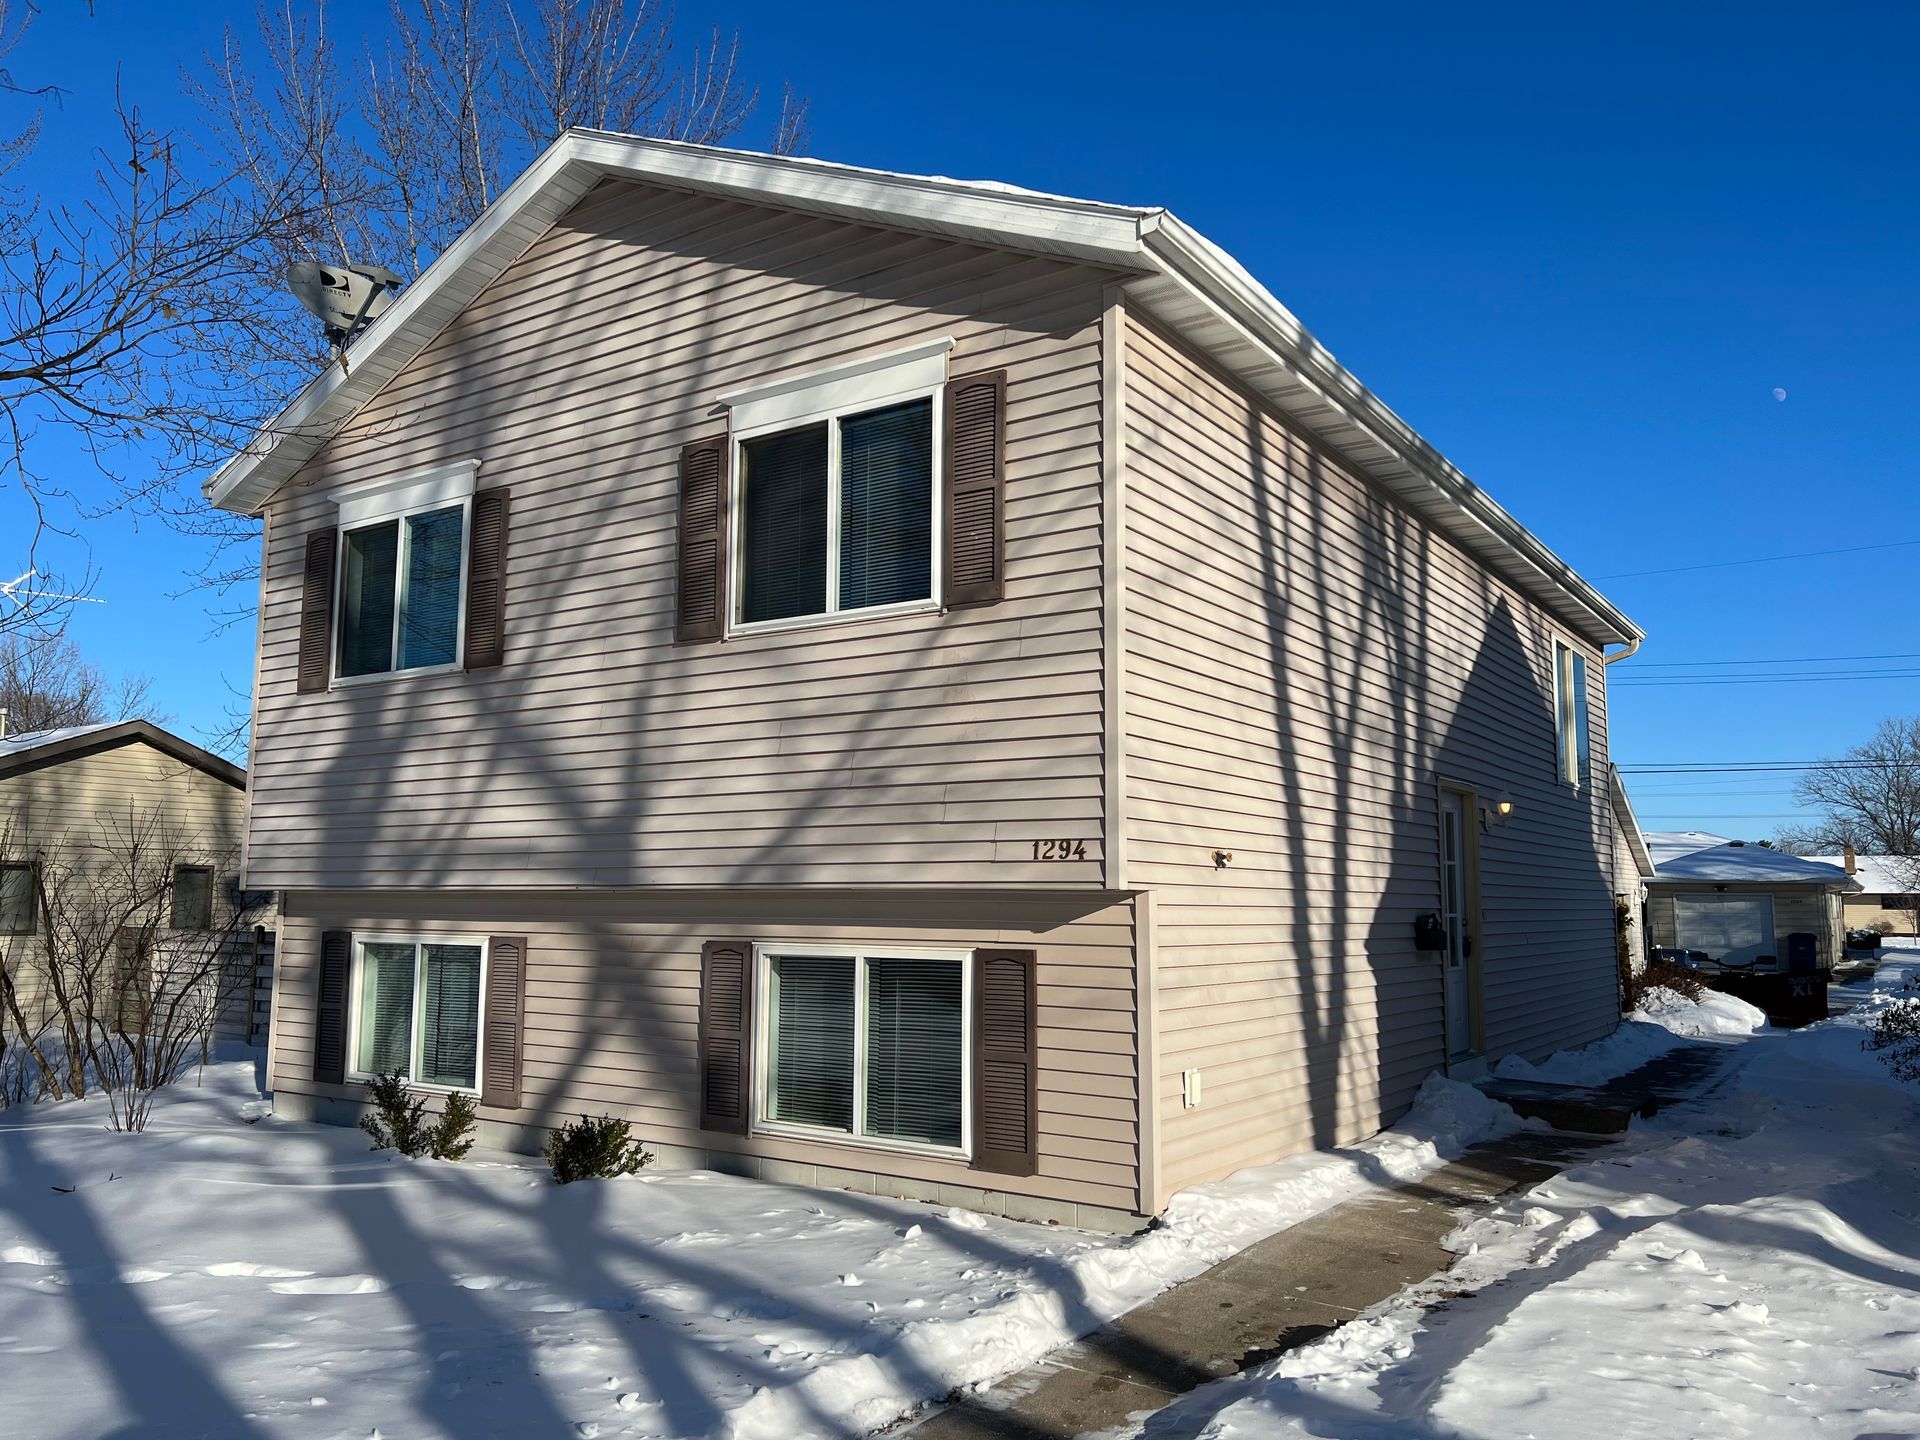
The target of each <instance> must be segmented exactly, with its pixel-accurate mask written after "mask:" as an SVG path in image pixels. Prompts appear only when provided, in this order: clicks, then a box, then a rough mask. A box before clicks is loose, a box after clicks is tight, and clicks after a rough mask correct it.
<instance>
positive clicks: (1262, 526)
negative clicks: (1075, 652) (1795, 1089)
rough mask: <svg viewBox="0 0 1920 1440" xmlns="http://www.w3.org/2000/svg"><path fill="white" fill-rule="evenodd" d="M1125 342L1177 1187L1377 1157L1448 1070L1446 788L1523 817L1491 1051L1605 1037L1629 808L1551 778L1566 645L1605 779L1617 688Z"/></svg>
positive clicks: (1488, 862)
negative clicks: (1555, 697)
mask: <svg viewBox="0 0 1920 1440" xmlns="http://www.w3.org/2000/svg"><path fill="white" fill-rule="evenodd" d="M1123 348H1124V354H1125V367H1126V368H1125V375H1126V378H1125V422H1124V432H1125V436H1126V444H1127V451H1126V474H1125V479H1124V487H1125V495H1126V501H1125V503H1126V515H1125V521H1124V525H1125V532H1126V536H1127V545H1126V555H1125V573H1124V576H1123V577H1122V580H1121V583H1122V587H1123V591H1124V597H1123V601H1122V605H1123V619H1122V626H1123V629H1124V637H1125V638H1124V646H1125V655H1124V662H1123V663H1124V666H1125V680H1124V685H1125V692H1126V693H1125V701H1124V716H1123V720H1122V725H1123V729H1124V745H1125V757H1124V770H1125V775H1126V781H1125V815H1124V824H1125V846H1126V850H1125V856H1126V882H1127V884H1128V885H1130V886H1146V887H1152V888H1153V889H1154V890H1155V891H1156V895H1155V913H1156V920H1155V929H1154V956H1155V975H1156V981H1155V1005H1156V1007H1157V1032H1158V1036H1159V1060H1158V1069H1159V1104H1160V1112H1159V1114H1160V1141H1159V1148H1160V1157H1161V1165H1162V1169H1161V1173H1160V1183H1159V1190H1160V1193H1161V1195H1162V1196H1164V1195H1165V1194H1166V1193H1169V1192H1170V1191H1171V1190H1172V1189H1176V1188H1178V1187H1180V1186H1183V1185H1187V1184H1191V1183H1193V1182H1196V1181H1199V1180H1204V1179H1207V1178H1210V1177H1212V1176H1216V1175H1220V1174H1223V1173H1226V1172H1227V1171H1230V1170H1232V1169H1234V1168H1236V1167H1238V1166H1241V1165H1246V1164H1253V1163H1260V1162H1264V1161H1269V1160H1273V1159H1276V1158H1279V1157H1281V1156H1283V1155H1286V1154H1288V1153H1291V1152H1294V1151H1298V1150H1302V1149H1306V1148H1310V1147H1312V1146H1316V1145H1321V1146H1324V1145H1331V1144H1339V1143H1346V1142H1349V1141H1352V1140H1354V1139H1357V1138H1359V1137H1361V1136H1363V1135H1365V1134H1367V1133H1369V1132H1371V1131H1372V1130H1374V1129H1376V1128H1378V1126H1379V1125H1381V1124H1382V1123H1384V1122H1386V1121H1388V1120H1390V1119H1391V1118H1393V1116H1394V1115H1396V1114H1397V1113H1399V1111H1400V1110H1402V1109H1403V1108H1404V1107H1405V1106H1406V1104H1407V1103H1408V1101H1409V1100H1410V1099H1411V1097H1412V1095H1413V1092H1414V1091H1415V1089H1417V1088H1418V1086H1419V1084H1420V1081H1421V1079H1422V1077H1423V1076H1424V1075H1425V1074H1426V1073H1428V1072H1429V1071H1431V1070H1433V1069H1435V1068H1436V1067H1438V1066H1440V1065H1441V1064H1442V1063H1443V1061H1444V1059H1445V1055H1444V1050H1445V1043H1444V1030H1443V1011H1442V1005H1441V984H1442V967H1441V965H1440V963H1439V961H1438V959H1437V957H1430V956H1422V955H1419V954H1417V953H1416V952H1415V951H1414V949H1413V944H1412V927H1413V921H1414V918H1415V916H1416V915H1418V914H1419V913H1421V912H1423V911H1428V910H1435V909H1438V908H1439V904H1440V896H1439V874H1438V872H1439V864H1438V847H1439V840H1438V832H1437V820H1436V809H1437V803H1438V786H1439V783H1440V782H1441V781H1442V780H1445V781H1449V782H1453V783H1455V784H1458V785H1464V786H1470V787H1473V788H1475V789H1476V790H1478V792H1479V793H1480V795H1481V798H1482V799H1483V800H1488V801H1490V800H1491V799H1493V797H1494V796H1495V795H1496V794H1498V793H1499V792H1501V791H1503V790H1504V791H1507V792H1509V793H1510V794H1511V795H1512V796H1513V798H1514V800H1515V802H1516V806H1517V811H1516V814H1515V816H1514V818H1513V820H1512V821H1511V822H1510V823H1509V824H1508V825H1507V826H1505V827H1504V828H1501V829H1497V830H1494V831H1491V832H1490V833H1486V834H1483V835H1481V836H1479V846H1480V853H1481V860H1482V886H1481V923H1480V925H1479V927H1478V935H1477V939H1476V944H1477V946H1478V960H1479V962H1480V964H1481V965H1482V967H1483V971H1484V976H1485V984H1484V1011H1483V1022H1484V1028H1485V1039H1486V1049H1487V1050H1488V1051H1489V1052H1490V1053H1493V1054H1499V1053H1504V1052H1509V1051H1512V1052H1518V1053H1521V1054H1524V1055H1529V1056H1538V1055H1539V1054H1541V1053H1543V1052H1545V1051H1547V1050H1550V1049H1553V1048H1557V1047H1559V1046H1563V1045H1572V1044H1579V1043H1582V1042H1583V1041H1586V1040H1590V1039H1593V1038H1595V1037H1597V1036H1599V1035H1601V1034H1604V1033H1605V1031H1606V1030H1607V1029H1608V1028H1609V1026H1610V1025H1611V1024H1612V1023H1613V1022H1614V1020H1615V1018H1616V1016H1617V995H1616V985H1615V966H1614V956H1613V944H1612V933H1613V927H1612V920H1611V915H1612V903H1611V890H1612V886H1611V883H1610V874H1609V871H1610V865H1611V856H1610V851H1609V845H1608V835H1607V826H1608V825H1609V823H1610V821H1609V817H1608V811H1607V807H1606V797H1605V795H1604V794H1603V793H1593V791H1592V790H1589V791H1587V792H1584V793H1578V794H1576V793H1575V792H1573V791H1572V790H1571V789H1569V788H1568V787H1567V786H1565V785H1563V784H1562V783H1560V781H1559V780H1558V778H1557V768H1556V759H1555V741H1554V723H1553V714H1552V674H1551V663H1552V662H1551V652H1552V643H1553V640H1554V639H1555V638H1556V636H1560V637H1561V638H1566V639H1569V640H1574V641H1576V643H1577V648H1578V649H1579V650H1580V651H1581V653H1583V654H1585V655H1586V657H1587V662H1588V696H1589V723H1590V727H1591V738H1592V750H1593V772H1594V774H1595V775H1596V776H1597V777H1600V783H1601V784H1604V775H1605V769H1606V755H1607V737H1606V715H1605V705H1604V703H1603V697H1602V691H1603V689H1604V684H1605V677H1604V671H1603V669H1602V667H1601V665H1600V663H1599V658H1598V654H1597V651H1596V649H1595V647H1593V646H1592V645H1590V644H1587V643H1585V642H1581V641H1577V637H1572V636H1568V635H1566V634H1565V632H1563V631H1561V630H1559V629H1558V628H1557V627H1555V626H1554V625H1551V624H1549V623H1548V621H1547V619H1546V618H1545V617H1544V616H1543V614H1542V613H1541V612H1540V611H1539V610H1538V609H1537V608H1536V607H1535V606H1533V605H1532V604H1531V603H1529V602H1528V601H1526V600H1525V599H1523V598H1521V597H1520V596H1519V595H1518V594H1517V593H1516V592H1515V591H1513V590H1512V589H1511V588H1509V587H1507V586H1505V585H1503V584H1501V583H1499V582H1497V581H1496V580H1494V579H1492V578H1491V577H1490V576H1489V575H1488V574H1487V573H1486V571H1485V570H1484V569H1483V568H1482V567H1481V566H1479V565H1478V564H1477V563H1475V562H1474V561H1472V560H1470V559H1469V558H1467V557H1466V556H1465V555H1464V554H1463V553H1462V552H1461V551H1459V550H1458V549H1457V548H1456V547H1455V546H1454V545H1453V544H1451V543H1450V542H1449V541H1446V540H1444V539H1442V538H1440V537H1438V536H1436V535H1435V534H1434V533H1433V532H1432V531H1430V530H1428V529H1427V528H1426V527H1425V526H1423V525H1422V524H1420V523H1419V522H1418V521H1417V520H1415V519H1414V518H1412V517H1411V516H1409V515H1408V514H1407V513H1406V512H1405V511H1403V510H1401V509H1399V508H1398V507H1396V506H1395V505H1393V504H1392V503H1391V502H1389V501H1388V500H1386V499H1385V498H1384V497H1383V496H1382V495H1381V494H1380V493H1379V492H1378V491H1376V490H1374V489H1373V488H1371V487H1369V486H1368V485H1366V484H1365V483H1362V482H1361V481H1359V480H1357V479H1355V478H1354V476H1353V475H1352V474H1351V473H1349V472H1348V471H1347V470H1346V469H1344V468H1343V466H1342V465H1341V463H1340V461H1339V459H1338V458H1337V457H1336V456H1333V455H1330V454H1327V453H1325V452H1324V451H1323V450H1320V449H1317V448H1316V447H1315V446H1314V445H1313V444H1312V443H1311V442H1310V441H1309V440H1307V439H1306V438H1304V437H1303V436H1302V435H1300V434H1299V433H1297V432H1295V431H1293V430H1292V429H1290V428H1289V427H1288V426H1287V425H1286V424H1285V423H1283V422H1282V421H1281V420H1280V419H1278V418H1277V417H1276V416H1274V415H1273V414H1271V413H1269V412H1268V411H1266V410H1265V409H1264V408H1262V407H1259V406H1257V405H1256V404H1255V403H1253V402H1251V401H1250V400H1249V399H1248V398H1247V397H1246V396H1245V395H1244V394H1243V393H1242V392H1241V391H1239V390H1238V389H1237V388H1235V387H1233V386H1231V385H1230V384H1228V383H1225V382H1223V381H1222V380H1221V379H1219V378H1218V377H1217V376H1216V375H1215V374H1214V373H1213V372H1212V371H1211V370H1209V369H1208V368H1207V367H1206V366H1204V365H1203V364H1201V363H1199V362H1198V361H1196V360H1195V359H1193V358H1192V357H1191V356H1189V355H1188V354H1187V353H1186V352H1185V351H1184V350H1182V349H1181V348H1180V347H1178V346H1177V345H1176V344H1174V343H1173V342H1171V341H1169V340H1168V339H1166V338H1165V337H1163V336H1162V335H1161V334H1160V333H1159V332H1158V331H1157V330H1155V329H1153V328H1151V327H1149V326H1148V325H1146V324H1144V323H1142V322H1140V321H1138V320H1137V319H1132V318H1130V319H1129V321H1128V323H1127V327H1126V331H1125V337H1124V347H1123ZM1596 788H1597V787H1596ZM1215 850H1221V851H1225V852H1230V853H1231V856H1232V858H1231V860H1230V861H1228V862H1227V863H1226V864H1225V867H1224V868H1216V866H1215V862H1214V860H1213V858H1212V855H1213V852H1214V851H1215ZM1188 1068H1198V1069H1199V1070H1200V1071H1201V1072H1202V1075H1201V1078H1202V1086H1203V1088H1202V1096H1203V1099H1202V1103H1201V1104H1200V1106H1199V1107H1198V1108H1195V1109H1185V1108H1183V1106H1182V1100H1181V1077H1182V1072H1183V1071H1184V1070H1186V1069H1188Z"/></svg>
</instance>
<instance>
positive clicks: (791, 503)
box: [740, 425, 827, 621]
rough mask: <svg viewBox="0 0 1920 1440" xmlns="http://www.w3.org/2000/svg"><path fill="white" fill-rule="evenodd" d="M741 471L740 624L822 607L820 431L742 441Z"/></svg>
mask: <svg viewBox="0 0 1920 1440" xmlns="http://www.w3.org/2000/svg"><path fill="white" fill-rule="evenodd" d="M740 449H741V464H742V476H741V481H742V494H741V511H742V514H741V524H742V525H743V526H744V527H745V528H744V531H743V533H742V539H741V561H742V563H743V564H744V565H745V567H746V574H745V577H744V580H743V585H742V596H741V604H740V617H741V619H742V620H746V621H754V620H784V619H788V618H790V617H792V616H796V615H818V614H820V613H821V612H822V611H824V610H825V609H826V608H827V427H826V426H825V425H809V426H806V427H805V428H804V429H800V430H790V431H788V432H786V433H785V434H783V435H769V436H767V437H765V438H764V439H760V440H749V441H747V442H746V443H745V444H744V445H742V446H741V447H740Z"/></svg>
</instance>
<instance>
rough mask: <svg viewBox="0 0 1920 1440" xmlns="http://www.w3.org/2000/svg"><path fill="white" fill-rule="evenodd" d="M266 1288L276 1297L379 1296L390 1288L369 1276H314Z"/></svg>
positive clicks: (385, 1283) (276, 1283) (282, 1281)
mask: <svg viewBox="0 0 1920 1440" xmlns="http://www.w3.org/2000/svg"><path fill="white" fill-rule="evenodd" d="M267 1288H268V1289H269V1290H271V1291H273V1293H274V1294H276V1295H380V1294H384V1293H385V1292H386V1291H387V1290H388V1289H389V1288H390V1287H389V1286H388V1284H387V1282H386V1281H384V1280H377V1279H375V1278H374V1277H373V1276H371V1275H315V1276H313V1277H312V1278H311V1279H302V1280H275V1281H274V1282H273V1283H272V1284H270V1285H269V1286H267Z"/></svg>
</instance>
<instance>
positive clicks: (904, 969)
mask: <svg viewBox="0 0 1920 1440" xmlns="http://www.w3.org/2000/svg"><path fill="white" fill-rule="evenodd" d="M755 963H756V965H757V966H758V967H759V968H758V974H757V976H756V980H757V984H756V985H755V987H754V993H755V994H756V996H757V997H758V1002H757V1011H758V1014H757V1017H756V1020H757V1030H758V1035H757V1040H758V1043H757V1044H756V1046H755V1053H756V1055H757V1056H758V1061H757V1064H756V1066H755V1069H756V1072H757V1073H756V1076H755V1085H754V1091H755V1104H754V1113H755V1122H756V1128H757V1129H760V1130H763V1131H768V1132H772V1133H783V1134H794V1135H804V1136H807V1137H808V1138H812V1139H842V1140H847V1141H851V1142H854V1143H858V1144H862V1145H876V1146H883V1147H887V1148H894V1149H907V1150H915V1151H923V1152H929V1153H937V1154H941V1155H951V1156H964V1155H967V1154H970V1153H971V1151H972V1146H973V1134H972V1128H973V1126H972V1116H971V1108H972V1093H973V1076H972V1067H971V1066H970V1064H969V1063H968V1057H969V1056H970V1055H971V1053H972V1044H973V1024H972V1016H971V1013H970V1007H969V1005H968V1003H967V1000H968V996H969V995H970V994H971V993H972V980H973V975H972V970H973V955H972V952H971V951H946V950H915V949H901V948H898V947H892V946H889V947H886V948H884V949H867V948H862V947H857V946H848V947H815V946H782V945H766V946H760V947H756V959H755Z"/></svg>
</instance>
